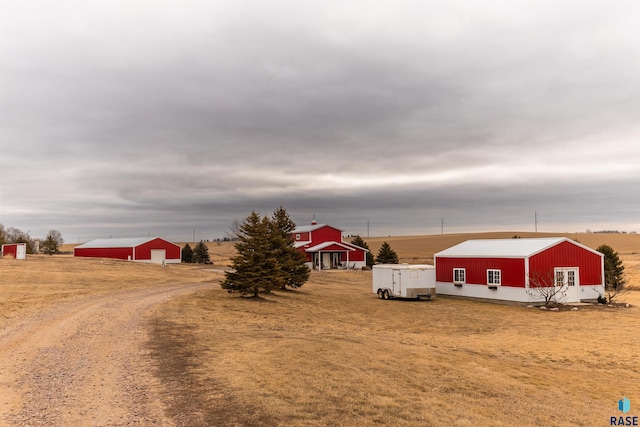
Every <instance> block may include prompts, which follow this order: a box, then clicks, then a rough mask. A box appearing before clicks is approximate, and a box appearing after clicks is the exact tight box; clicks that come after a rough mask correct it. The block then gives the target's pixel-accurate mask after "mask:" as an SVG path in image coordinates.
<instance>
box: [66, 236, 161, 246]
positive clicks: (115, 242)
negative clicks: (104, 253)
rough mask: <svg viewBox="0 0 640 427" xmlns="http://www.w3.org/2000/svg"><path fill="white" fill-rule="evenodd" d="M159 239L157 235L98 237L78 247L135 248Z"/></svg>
mask: <svg viewBox="0 0 640 427" xmlns="http://www.w3.org/2000/svg"><path fill="white" fill-rule="evenodd" d="M155 239H157V237H137V238H126V239H96V240H92V241H90V242H87V243H84V244H82V245H80V246H76V248H135V247H136V246H140V245H143V244H145V243H147V242H150V241H152V240H155Z"/></svg>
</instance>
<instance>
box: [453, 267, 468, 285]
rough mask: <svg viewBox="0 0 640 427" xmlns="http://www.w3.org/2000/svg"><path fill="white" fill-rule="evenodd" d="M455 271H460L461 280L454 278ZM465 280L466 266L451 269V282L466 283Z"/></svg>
mask: <svg viewBox="0 0 640 427" xmlns="http://www.w3.org/2000/svg"><path fill="white" fill-rule="evenodd" d="M456 271H462V280H456ZM458 276H459V275H458ZM466 280H467V269H466V268H454V269H453V283H456V284H459V283H466Z"/></svg>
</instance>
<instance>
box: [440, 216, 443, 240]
mask: <svg viewBox="0 0 640 427" xmlns="http://www.w3.org/2000/svg"><path fill="white" fill-rule="evenodd" d="M440 235H441V236H444V218H441V219H440Z"/></svg>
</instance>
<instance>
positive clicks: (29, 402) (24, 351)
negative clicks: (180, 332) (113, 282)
mask: <svg viewBox="0 0 640 427" xmlns="http://www.w3.org/2000/svg"><path fill="white" fill-rule="evenodd" d="M211 286H215V285H214V284H212V283H198V284H177V285H162V286H155V287H149V288H144V289H134V290H124V291H115V292H110V293H107V294H101V295H91V296H87V297H83V298H81V299H78V300H74V301H70V302H64V303H60V304H58V305H55V306H52V307H49V308H46V309H43V310H41V311H39V312H37V313H35V314H33V315H31V316H27V317H23V318H21V319H20V320H19V321H18V322H14V323H13V324H11V325H9V326H8V327H6V328H4V329H3V330H2V331H0V425H7V426H25V425H29V426H41V425H46V426H53V425H55V426H125V425H145V426H147V425H157V426H172V425H174V424H173V422H172V421H171V420H170V419H168V418H166V417H165V416H164V413H163V405H162V402H161V400H160V394H159V390H160V384H159V382H158V380H157V379H156V378H154V377H153V375H152V374H151V373H150V372H151V361H150V358H149V354H148V350H147V349H146V348H145V343H146V341H147V338H148V337H147V331H146V329H145V327H144V314H145V313H146V312H147V310H149V309H150V308H151V307H153V306H155V305H157V304H159V303H162V302H164V301H166V300H169V299H171V298H174V297H176V296H178V295H181V294H184V293H189V292H195V291H198V290H201V289H205V288H209V287H211Z"/></svg>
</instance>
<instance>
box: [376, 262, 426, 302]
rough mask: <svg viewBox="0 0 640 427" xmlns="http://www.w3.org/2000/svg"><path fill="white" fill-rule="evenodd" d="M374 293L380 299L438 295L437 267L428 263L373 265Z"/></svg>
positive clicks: (418, 297)
mask: <svg viewBox="0 0 640 427" xmlns="http://www.w3.org/2000/svg"><path fill="white" fill-rule="evenodd" d="M373 293H374V294H378V297H379V298H380V299H389V298H417V299H420V298H427V299H433V298H435V296H436V268H435V267H434V266H432V265H427V264H414V265H412V264H378V265H374V266H373Z"/></svg>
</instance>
